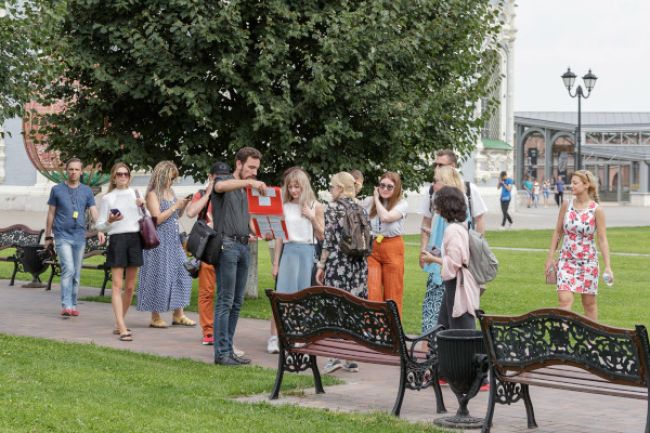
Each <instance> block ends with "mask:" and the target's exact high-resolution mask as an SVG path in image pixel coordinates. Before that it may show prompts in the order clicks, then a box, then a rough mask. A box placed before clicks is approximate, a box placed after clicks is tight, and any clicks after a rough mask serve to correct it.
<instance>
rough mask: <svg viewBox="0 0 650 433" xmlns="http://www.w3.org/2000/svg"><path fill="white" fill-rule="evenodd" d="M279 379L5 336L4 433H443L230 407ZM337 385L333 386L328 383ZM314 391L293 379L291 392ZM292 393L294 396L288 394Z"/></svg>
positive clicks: (324, 414)
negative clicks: (299, 389) (238, 397)
mask: <svg viewBox="0 0 650 433" xmlns="http://www.w3.org/2000/svg"><path fill="white" fill-rule="evenodd" d="M274 378H275V373H274V372H273V371H270V370H265V369H262V368H260V367H240V368H236V369H233V368H228V367H215V366H213V365H209V364H204V363H201V362H196V361H192V360H178V359H172V358H162V357H157V356H151V355H144V354H138V353H133V352H128V351H120V350H113V349H107V348H100V347H96V346H94V345H87V344H73V343H60V342H54V341H49V340H41V339H35V338H25V337H12V336H7V335H2V334H0V384H1V386H0V401H1V402H2V404H0V431H2V432H3V433H5V432H6V433H10V432H39V433H41V432H98V433H109V432H119V433H122V432H139V433H147V432H152V433H159V432H194V433H199V432H210V433H213V432H242V433H244V432H255V433H258V432H270V433H272V432H278V433H286V432H300V433H303V432H342V433H343V432H344V433H347V432H387V431H390V432H437V431H438V430H436V429H434V428H433V427H431V426H428V425H425V424H411V423H407V422H405V421H400V420H398V419H396V418H394V417H392V416H390V415H388V414H383V413H382V414H380V413H375V414H368V415H365V414H364V415H361V414H359V415H356V414H341V413H334V412H329V411H321V410H312V409H305V408H299V407H294V406H271V405H269V404H266V403H259V404H245V403H238V402H235V401H232V400H231V398H233V397H237V396H242V395H249V394H258V393H267V392H269V390H270V389H271V388H272V386H273V381H274ZM324 380H325V381H326V383H327V382H329V383H332V378H330V377H324ZM310 386H312V378H311V375H304V376H298V375H293V374H290V375H286V377H285V379H284V383H283V389H284V390H289V389H292V388H293V389H297V388H305V387H310ZM285 392H286V391H285Z"/></svg>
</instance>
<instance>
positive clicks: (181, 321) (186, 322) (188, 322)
mask: <svg viewBox="0 0 650 433" xmlns="http://www.w3.org/2000/svg"><path fill="white" fill-rule="evenodd" d="M172 325H180V326H196V322H195V321H194V320H192V319H190V318H189V317H187V316H186V315H182V316H181V317H179V318H176V317H174V319H173V320H172Z"/></svg>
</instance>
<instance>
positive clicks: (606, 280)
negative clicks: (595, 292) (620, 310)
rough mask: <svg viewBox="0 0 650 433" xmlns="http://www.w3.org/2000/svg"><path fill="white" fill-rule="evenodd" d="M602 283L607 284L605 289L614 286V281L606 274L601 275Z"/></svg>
mask: <svg viewBox="0 0 650 433" xmlns="http://www.w3.org/2000/svg"><path fill="white" fill-rule="evenodd" d="M603 281H604V282H605V284H607V287H612V286H613V285H614V279H613V278H612V276H611V275H610V274H609V273H608V272H605V273H604V274H603Z"/></svg>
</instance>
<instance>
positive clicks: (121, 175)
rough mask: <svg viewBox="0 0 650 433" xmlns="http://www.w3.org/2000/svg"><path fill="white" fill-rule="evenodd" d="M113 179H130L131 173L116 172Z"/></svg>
mask: <svg viewBox="0 0 650 433" xmlns="http://www.w3.org/2000/svg"><path fill="white" fill-rule="evenodd" d="M115 177H131V173H129V172H124V171H118V172H117V173H115Z"/></svg>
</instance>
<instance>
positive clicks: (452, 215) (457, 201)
mask: <svg viewBox="0 0 650 433" xmlns="http://www.w3.org/2000/svg"><path fill="white" fill-rule="evenodd" d="M433 203H434V205H435V208H436V212H438V213H439V214H440V216H441V217H443V218H444V219H446V220H447V221H448V222H450V223H455V222H458V223H460V222H464V221H465V220H466V219H467V204H466V203H465V194H463V192H462V191H461V190H459V189H458V188H455V187H453V186H443V187H442V188H440V190H438V191H437V192H436V198H435V200H434V201H433Z"/></svg>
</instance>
